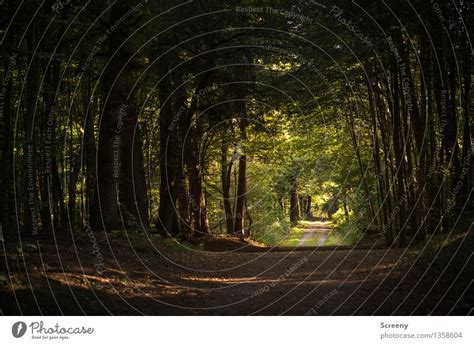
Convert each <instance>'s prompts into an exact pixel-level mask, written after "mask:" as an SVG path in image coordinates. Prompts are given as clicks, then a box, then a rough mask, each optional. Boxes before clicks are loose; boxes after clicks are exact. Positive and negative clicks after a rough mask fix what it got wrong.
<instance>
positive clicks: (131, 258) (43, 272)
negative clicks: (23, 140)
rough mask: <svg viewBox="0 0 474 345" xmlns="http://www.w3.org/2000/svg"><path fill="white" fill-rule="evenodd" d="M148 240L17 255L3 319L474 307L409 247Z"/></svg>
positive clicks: (2, 290)
mask: <svg viewBox="0 0 474 345" xmlns="http://www.w3.org/2000/svg"><path fill="white" fill-rule="evenodd" d="M317 232H318V231H317V230H316V229H314V231H313V230H312V231H311V232H310V233H317ZM321 232H322V233H323V234H322V236H324V231H321ZM97 236H99V234H98V235H97ZM140 236H141V237H140ZM140 236H137V237H129V238H128V240H124V239H123V238H122V237H119V236H117V237H116V238H115V237H111V236H110V235H109V237H108V239H104V238H97V239H96V240H97V243H100V245H99V246H98V250H99V251H100V253H101V257H98V256H96V255H95V254H97V252H95V254H94V253H92V250H91V243H90V241H89V239H88V238H84V239H80V240H79V239H75V243H74V244H71V245H70V246H69V247H67V248H56V247H55V246H54V244H40V251H41V255H40V253H31V254H25V255H24V256H23V257H20V258H19V257H11V258H9V261H8V262H9V265H8V270H9V271H10V276H11V279H12V280H13V282H14V286H15V294H13V293H12V290H11V288H10V287H7V286H6V285H4V286H3V287H2V285H1V284H0V300H1V301H2V305H1V308H2V312H3V313H4V314H7V315H8V314H19V313H23V314H38V313H39V311H38V310H41V313H43V314H60V313H64V314H120V315H124V314H125V315H128V314H146V315H197V314H201V315H248V314H252V315H280V314H289V315H352V314H362V315H371V314H382V315H387V314H388V315H390V314H412V313H414V314H428V313H434V314H437V313H438V314H439V313H444V314H447V313H451V314H453V313H454V314H456V313H459V312H464V313H466V312H465V311H464V309H460V308H469V307H468V305H467V304H466V303H464V304H463V303H462V302H460V299H461V298H462V297H463V289H460V290H459V291H458V290H456V289H455V287H451V288H450V289H448V288H449V287H450V284H451V283H452V282H453V279H452V278H451V276H450V277H449V278H445V279H438V281H436V279H437V278H439V277H441V276H442V274H441V273H440V272H438V271H434V272H428V274H427V275H426V277H427V278H426V279H424V280H420V277H421V276H422V273H423V272H424V271H422V270H421V269H420V268H419V267H417V266H413V265H412V263H413V257H412V256H409V255H413V254H408V253H407V251H406V250H403V249H373V250H371V249H367V248H365V249H344V250H341V249H336V248H326V249H325V250H323V249H320V248H319V249H318V248H310V247H301V248H293V249H288V248H286V249H285V248H257V249H256V248H253V247H243V248H240V249H239V250H230V251H225V252H210V251H202V250H197V249H196V248H184V247H178V246H177V245H175V244H170V245H168V244H166V243H165V244H163V240H162V239H159V238H157V239H156V240H155V239H153V238H151V239H149V238H145V237H143V236H142V235H140ZM322 238H323V237H321V238H320V239H319V241H323V239H322ZM107 243H108V244H107ZM180 248H181V249H180ZM58 252H59V257H58ZM100 260H103V262H100ZM98 263H102V264H103V266H104V267H105V271H104V272H103V273H102V274H98V273H97V271H96V268H97V267H98V266H97V264H98ZM25 264H26V265H25ZM471 264H472V262H471ZM471 266H472V265H471ZM25 267H26V269H27V270H28V273H27V274H26V272H25ZM467 267H469V266H467ZM423 270H424V268H423ZM449 271H450V273H453V272H452V270H451V269H450V270H449ZM454 273H456V272H454ZM25 277H28V278H29V281H28V280H25ZM30 284H31V285H30ZM30 286H34V287H35V289H34V295H33V293H32V291H31V289H30ZM448 290H449V294H446V291H448ZM464 295H466V294H465V291H464ZM471 296H472V295H471ZM17 302H18V304H17ZM463 305H464V306H463ZM471 307H472V306H471Z"/></svg>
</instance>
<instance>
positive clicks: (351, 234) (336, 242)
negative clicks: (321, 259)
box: [324, 222, 362, 246]
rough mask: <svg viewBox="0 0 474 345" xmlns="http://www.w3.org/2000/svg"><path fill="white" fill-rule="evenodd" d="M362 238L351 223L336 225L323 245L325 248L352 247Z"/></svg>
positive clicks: (358, 230)
mask: <svg viewBox="0 0 474 345" xmlns="http://www.w3.org/2000/svg"><path fill="white" fill-rule="evenodd" d="M361 237H362V233H361V231H360V229H359V228H358V227H357V226H356V225H355V224H352V223H350V222H349V223H345V224H341V225H337V226H336V227H335V228H334V230H333V231H331V232H330V233H329V235H328V238H327V239H326V242H325V243H324V245H325V246H352V245H354V244H355V243H357V241H359V240H360V238H361Z"/></svg>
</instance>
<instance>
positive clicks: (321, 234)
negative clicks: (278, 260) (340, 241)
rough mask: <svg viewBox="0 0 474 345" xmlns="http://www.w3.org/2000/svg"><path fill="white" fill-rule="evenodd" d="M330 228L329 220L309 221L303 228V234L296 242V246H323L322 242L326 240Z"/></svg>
mask: <svg viewBox="0 0 474 345" xmlns="http://www.w3.org/2000/svg"><path fill="white" fill-rule="evenodd" d="M331 230H332V226H331V223H330V222H310V223H308V224H306V225H305V227H304V229H303V231H304V233H303V236H302V237H301V240H300V242H299V243H298V247H301V246H324V242H326V239H327V237H328V235H329V232H331Z"/></svg>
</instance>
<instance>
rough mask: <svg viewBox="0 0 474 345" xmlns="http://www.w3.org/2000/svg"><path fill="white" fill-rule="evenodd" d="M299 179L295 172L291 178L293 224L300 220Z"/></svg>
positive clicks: (291, 215) (291, 214)
mask: <svg viewBox="0 0 474 345" xmlns="http://www.w3.org/2000/svg"><path fill="white" fill-rule="evenodd" d="M297 180H298V177H297V174H294V175H293V176H291V178H290V183H291V185H290V221H291V224H293V225H296V224H297V223H298V221H299V220H300V206H299V202H298V186H297Z"/></svg>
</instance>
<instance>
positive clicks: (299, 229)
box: [278, 224, 304, 247]
mask: <svg viewBox="0 0 474 345" xmlns="http://www.w3.org/2000/svg"><path fill="white" fill-rule="evenodd" d="M303 229H304V226H302V224H299V225H298V226H295V227H294V228H292V229H291V230H290V233H289V234H288V236H287V237H286V238H284V239H283V240H282V241H281V242H280V243H278V245H280V246H283V247H296V246H297V245H298V243H300V241H301V237H303V235H304V230H303Z"/></svg>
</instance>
